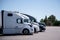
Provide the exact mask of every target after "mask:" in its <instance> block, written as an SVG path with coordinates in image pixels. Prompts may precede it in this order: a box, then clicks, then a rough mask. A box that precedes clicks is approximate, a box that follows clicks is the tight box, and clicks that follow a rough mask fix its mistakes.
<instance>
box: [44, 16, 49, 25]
mask: <svg viewBox="0 0 60 40" xmlns="http://www.w3.org/2000/svg"><path fill="white" fill-rule="evenodd" d="M47 20H48V19H47V16H45V19H44V22H45V24H46V25H47Z"/></svg>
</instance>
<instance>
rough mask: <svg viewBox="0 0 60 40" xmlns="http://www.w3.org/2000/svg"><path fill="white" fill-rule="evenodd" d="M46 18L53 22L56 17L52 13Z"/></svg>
mask: <svg viewBox="0 0 60 40" xmlns="http://www.w3.org/2000/svg"><path fill="white" fill-rule="evenodd" d="M48 20H49V21H51V22H52V23H53V22H55V21H56V17H55V16H54V15H51V16H49V17H48Z"/></svg>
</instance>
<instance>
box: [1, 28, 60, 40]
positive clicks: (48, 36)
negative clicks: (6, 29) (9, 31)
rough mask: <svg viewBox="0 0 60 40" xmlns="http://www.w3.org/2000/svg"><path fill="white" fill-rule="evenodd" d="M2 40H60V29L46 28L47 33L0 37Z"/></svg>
mask: <svg viewBox="0 0 60 40" xmlns="http://www.w3.org/2000/svg"><path fill="white" fill-rule="evenodd" d="M0 40H60V27H46V31H45V32H39V33H34V34H33V35H11V36H10V35H9V36H7V35H6V36H0Z"/></svg>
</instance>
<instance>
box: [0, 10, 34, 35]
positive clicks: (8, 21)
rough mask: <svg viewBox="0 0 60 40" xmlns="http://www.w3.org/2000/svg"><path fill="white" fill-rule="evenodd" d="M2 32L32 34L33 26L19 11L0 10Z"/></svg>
mask: <svg viewBox="0 0 60 40" xmlns="http://www.w3.org/2000/svg"><path fill="white" fill-rule="evenodd" d="M1 19H2V27H1V28H0V30H1V33H2V34H33V33H34V27H32V26H31V24H29V23H28V22H27V21H26V18H25V17H23V16H22V15H21V14H20V13H19V12H12V11H5V10H2V11H1Z"/></svg>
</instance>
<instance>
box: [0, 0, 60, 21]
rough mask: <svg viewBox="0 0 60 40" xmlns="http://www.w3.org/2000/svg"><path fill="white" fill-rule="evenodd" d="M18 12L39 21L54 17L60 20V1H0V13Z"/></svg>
mask: <svg viewBox="0 0 60 40" xmlns="http://www.w3.org/2000/svg"><path fill="white" fill-rule="evenodd" d="M1 10H7V11H19V12H20V13H24V14H29V15H31V16H33V17H35V18H36V19H37V21H40V19H42V18H45V16H47V17H49V16H50V15H55V16H56V18H57V19H58V20H60V0H0V11H1Z"/></svg>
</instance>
